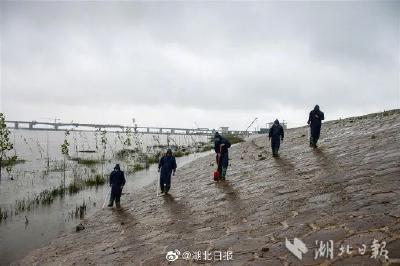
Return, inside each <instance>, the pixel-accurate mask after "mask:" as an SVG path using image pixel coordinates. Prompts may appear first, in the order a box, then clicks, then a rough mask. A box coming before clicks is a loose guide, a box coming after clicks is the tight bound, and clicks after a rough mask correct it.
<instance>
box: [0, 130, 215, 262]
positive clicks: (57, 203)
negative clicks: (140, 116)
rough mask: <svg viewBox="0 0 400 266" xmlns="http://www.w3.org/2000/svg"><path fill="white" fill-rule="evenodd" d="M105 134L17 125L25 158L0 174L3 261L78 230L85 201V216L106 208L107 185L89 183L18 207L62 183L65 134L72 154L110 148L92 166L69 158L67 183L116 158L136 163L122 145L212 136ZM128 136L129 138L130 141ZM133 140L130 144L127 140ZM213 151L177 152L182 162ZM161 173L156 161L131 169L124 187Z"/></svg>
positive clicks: (91, 155) (15, 138)
mask: <svg viewBox="0 0 400 266" xmlns="http://www.w3.org/2000/svg"><path fill="white" fill-rule="evenodd" d="M105 136H106V139H107V140H106V146H102V143H101V134H100V132H78V131H70V132H69V135H67V136H66V135H65V132H64V131H42V130H40V131H39V130H24V129H18V130H12V135H11V138H10V140H11V141H12V142H13V143H14V147H15V150H14V151H13V152H12V153H14V152H15V154H16V155H17V156H18V157H19V158H21V159H23V160H24V162H23V163H19V164H17V165H15V166H14V168H13V170H12V171H11V172H10V173H9V174H8V173H6V171H5V169H4V168H3V174H2V179H1V180H0V208H1V211H2V212H3V213H7V218H6V219H4V218H3V219H2V220H1V221H0V265H7V264H9V263H10V262H12V261H14V260H16V259H18V258H21V257H22V256H24V255H25V254H27V252H28V251H29V250H32V249H34V248H39V247H41V246H43V245H45V244H47V243H49V242H50V241H51V240H52V239H53V238H55V237H56V236H57V235H60V234H62V233H64V232H70V231H72V230H74V227H75V226H76V225H77V224H79V222H80V219H81V218H83V217H80V215H77V212H76V209H77V207H79V206H85V207H86V208H85V209H86V212H85V215H84V217H88V216H90V215H91V214H93V213H94V212H95V211H96V210H98V209H99V208H102V205H103V203H104V199H105V196H106V195H107V192H108V189H109V188H108V186H107V185H102V186H93V187H87V188H85V189H83V190H80V191H79V192H78V193H74V194H69V193H66V194H65V195H64V194H63V195H62V196H56V197H54V200H53V201H52V203H51V204H33V205H31V206H30V208H29V210H27V208H24V209H21V208H18V206H19V205H21V203H27V202H32V201H34V199H35V197H37V196H38V195H39V194H40V193H41V192H42V191H44V190H46V189H47V190H51V189H53V188H55V187H59V186H60V185H61V184H62V183H63V180H64V171H62V167H63V162H64V161H63V159H64V156H63V155H62V153H61V147H60V146H61V144H62V143H63V142H64V140H65V139H66V140H67V141H68V142H69V144H70V146H69V155H70V156H71V157H79V158H85V159H93V160H96V159H99V158H101V156H102V155H103V152H105V158H106V160H105V163H104V164H95V165H90V166H88V165H81V164H78V163H77V162H76V161H71V160H66V172H65V179H66V181H65V183H66V184H67V185H68V184H69V183H71V182H73V180H74V179H77V178H79V179H84V178H90V177H93V176H94V175H97V174H101V173H102V172H103V173H104V174H107V175H108V173H109V172H110V171H111V170H112V168H113V166H114V165H115V163H120V164H121V166H122V168H123V170H124V169H126V168H129V167H130V166H131V164H132V163H134V162H132V160H136V159H137V158H135V157H133V158H130V160H128V161H126V160H123V161H122V160H120V159H117V157H116V156H115V155H116V154H117V153H118V151H120V150H121V149H138V150H140V151H143V152H150V153H151V152H154V151H155V149H157V148H154V147H153V146H154V145H166V144H167V142H169V144H174V145H177V146H185V147H192V148H193V147H195V146H197V145H199V142H206V141H207V138H206V137H204V136H196V137H191V136H182V135H175V136H173V135H171V136H169V137H168V140H167V136H166V135H144V134H140V135H135V134H129V133H128V134H125V133H111V132H109V133H107V134H106V135H105ZM127 139H130V140H129V141H128V142H127V141H126V140H127ZM129 142H130V143H131V145H127V143H128V144H129ZM103 147H104V149H103ZM87 151H91V152H87ZM208 153H209V152H205V153H193V154H190V155H188V156H185V157H180V158H177V164H178V168H179V167H182V166H183V165H184V164H186V163H188V162H191V161H193V160H195V159H197V158H199V157H201V156H204V155H206V154H208ZM60 169H61V170H60ZM157 176H158V173H157V166H156V165H151V166H150V167H149V168H148V169H147V170H142V171H136V172H132V171H128V172H127V171H126V179H127V184H126V186H125V188H124V191H125V192H126V193H135V191H136V190H138V189H141V188H143V187H144V186H146V185H149V184H151V183H153V182H154V181H155V180H156V179H157Z"/></svg>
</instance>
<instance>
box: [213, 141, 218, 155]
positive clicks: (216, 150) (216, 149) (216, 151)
mask: <svg viewBox="0 0 400 266" xmlns="http://www.w3.org/2000/svg"><path fill="white" fill-rule="evenodd" d="M214 151H215V153H219V142H217V141H214Z"/></svg>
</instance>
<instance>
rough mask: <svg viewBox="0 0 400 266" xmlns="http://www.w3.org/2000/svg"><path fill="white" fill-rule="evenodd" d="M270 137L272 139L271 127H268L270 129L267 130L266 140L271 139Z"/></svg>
mask: <svg viewBox="0 0 400 266" xmlns="http://www.w3.org/2000/svg"><path fill="white" fill-rule="evenodd" d="M271 137H272V127H270V129H269V133H268V139H271Z"/></svg>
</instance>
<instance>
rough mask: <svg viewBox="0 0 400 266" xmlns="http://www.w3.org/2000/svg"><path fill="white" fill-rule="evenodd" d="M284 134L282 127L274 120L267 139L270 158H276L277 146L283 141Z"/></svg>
mask: <svg viewBox="0 0 400 266" xmlns="http://www.w3.org/2000/svg"><path fill="white" fill-rule="evenodd" d="M283 137H284V132H283V127H282V126H281V125H280V124H279V120H278V119H276V120H275V121H274V124H273V125H272V127H271V128H270V129H269V137H268V139H269V140H270V141H271V149H272V156H274V157H278V150H279V146H280V145H281V141H283Z"/></svg>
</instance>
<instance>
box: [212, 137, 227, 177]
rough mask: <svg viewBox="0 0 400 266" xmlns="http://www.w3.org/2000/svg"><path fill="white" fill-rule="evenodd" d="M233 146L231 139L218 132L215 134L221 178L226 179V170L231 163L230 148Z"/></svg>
mask: <svg viewBox="0 0 400 266" xmlns="http://www.w3.org/2000/svg"><path fill="white" fill-rule="evenodd" d="M230 147H231V143H230V142H229V140H227V139H226V138H224V137H223V136H221V135H220V134H219V133H218V132H215V135H214V151H215V153H217V155H216V159H217V163H218V172H219V173H220V174H221V175H220V179H221V180H225V177H226V171H227V170H228V164H229V153H228V149H229V148H230Z"/></svg>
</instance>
